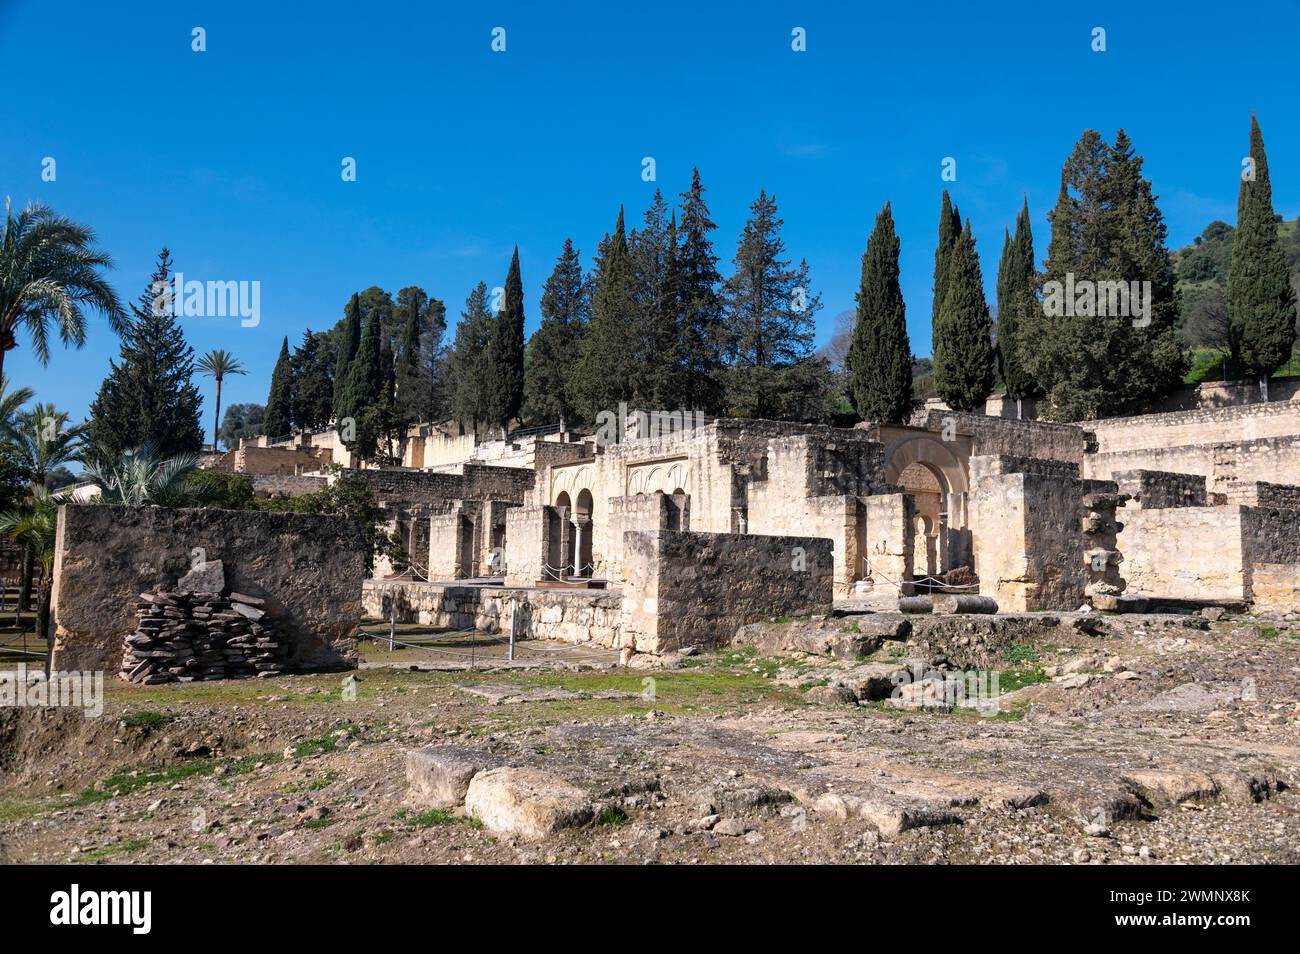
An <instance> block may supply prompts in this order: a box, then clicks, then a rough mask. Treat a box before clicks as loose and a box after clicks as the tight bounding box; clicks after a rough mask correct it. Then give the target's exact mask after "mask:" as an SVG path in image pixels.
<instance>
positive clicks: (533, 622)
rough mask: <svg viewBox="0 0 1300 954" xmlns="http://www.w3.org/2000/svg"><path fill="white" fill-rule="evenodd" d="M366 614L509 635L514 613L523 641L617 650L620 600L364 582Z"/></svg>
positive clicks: (590, 593) (614, 595)
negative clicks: (392, 614)
mask: <svg viewBox="0 0 1300 954" xmlns="http://www.w3.org/2000/svg"><path fill="white" fill-rule="evenodd" d="M362 599H363V602H364V604H365V612H366V615H367V616H372V617H379V618H381V619H388V614H389V611H390V608H391V607H392V606H393V605H396V607H397V619H398V621H399V622H403V623H423V624H425V625H427V626H443V627H447V628H449V629H477V630H481V631H482V632H485V633H498V634H507V633H508V632H509V626H510V613H511V609H512V607H513V609H514V611H515V613H516V627H517V628H516V633H517V634H518V638H521V639H528V638H531V639H555V640H560V641H562V642H566V643H590V644H592V645H593V646H601V647H606V648H617V646H618V645H619V633H620V627H621V619H622V606H623V597H622V595H621V594H620V593H618V592H617V591H611V590H559V589H510V588H505V587H489V586H457V585H455V584H451V585H448V584H436V583H411V582H400V583H394V582H380V581H377V580H367V581H366V583H365V588H364V590H363V592H362Z"/></svg>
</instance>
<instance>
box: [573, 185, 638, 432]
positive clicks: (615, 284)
mask: <svg viewBox="0 0 1300 954" xmlns="http://www.w3.org/2000/svg"><path fill="white" fill-rule="evenodd" d="M593 283H594V290H593V292H592V299H591V324H590V326H589V327H588V329H587V334H586V335H585V336H584V337H583V339H582V358H581V360H580V361H579V363H578V393H579V396H580V398H579V399H580V401H581V407H582V412H583V414H584V415H585V416H586V418H587V419H588V420H592V421H594V420H595V419H596V415H597V414H599V413H600V412H601V411H604V410H608V411H614V412H616V411H617V410H618V404H619V402H620V401H630V400H632V396H633V392H632V382H633V379H634V377H635V373H636V361H637V348H636V345H637V337H636V324H635V316H636V304H635V301H634V299H633V275H632V260H631V256H630V254H629V252H628V245H627V233H626V231H625V229H624V225H623V208H622V206H619V210H618V221H617V222H616V223H615V225H614V234H613V235H612V236H607V241H606V243H605V249H604V252H603V254H602V255H601V257H600V260H599V261H598V262H597V266H596V275H595V278H594V280H593Z"/></svg>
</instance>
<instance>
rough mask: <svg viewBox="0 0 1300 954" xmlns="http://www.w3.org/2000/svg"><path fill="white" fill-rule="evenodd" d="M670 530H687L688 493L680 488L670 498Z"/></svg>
mask: <svg viewBox="0 0 1300 954" xmlns="http://www.w3.org/2000/svg"><path fill="white" fill-rule="evenodd" d="M668 501H669V507H668V529H669V530H685V529H686V491H684V490H682V488H680V487H678V488H677V489H676V490H674V491H673V494H672V496H671V497H669V498H668Z"/></svg>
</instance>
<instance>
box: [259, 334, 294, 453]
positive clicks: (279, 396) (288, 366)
mask: <svg viewBox="0 0 1300 954" xmlns="http://www.w3.org/2000/svg"><path fill="white" fill-rule="evenodd" d="M292 430H293V362H292V360H291V359H290V358H289V339H288V337H285V339H284V341H283V342H281V344H280V357H279V358H277V359H276V362H275V370H274V371H272V372H271V391H270V393H269V394H268V395H267V397H266V416H265V417H264V418H263V419H262V433H263V434H265V435H267V436H268V437H270V438H271V439H272V440H275V439H277V438H280V437H284V436H285V435H287V434H288V433H289V432H290V431H292Z"/></svg>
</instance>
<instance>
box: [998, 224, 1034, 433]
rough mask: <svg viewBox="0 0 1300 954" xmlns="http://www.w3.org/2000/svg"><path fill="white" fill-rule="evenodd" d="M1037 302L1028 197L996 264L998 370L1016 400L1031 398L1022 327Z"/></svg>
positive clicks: (1032, 393) (1031, 389) (1008, 394)
mask: <svg viewBox="0 0 1300 954" xmlns="http://www.w3.org/2000/svg"><path fill="white" fill-rule="evenodd" d="M1037 305H1038V299H1037V297H1036V296H1035V295H1034V237H1033V232H1032V230H1031V226H1030V222H1029V199H1028V198H1026V199H1025V202H1024V206H1023V208H1021V210H1020V213H1019V215H1017V216H1016V234H1015V237H1014V238H1013V237H1012V236H1011V235H1010V234H1007V236H1006V239H1005V241H1004V242H1003V244H1002V259H1001V261H1000V262H999V264H998V346H997V357H998V369H999V371H1000V372H1001V374H1002V382H1003V384H1005V385H1006V389H1007V397H1009V398H1011V399H1012V400H1014V401H1015V402H1016V405H1017V407H1018V408H1019V406H1020V402H1021V401H1023V400H1024V399H1025V398H1029V397H1034V396H1036V395H1037V393H1038V387H1037V383H1036V382H1035V381H1034V378H1033V376H1032V375H1031V374H1030V373H1029V369H1028V367H1026V364H1025V358H1024V348H1025V344H1026V342H1025V339H1024V332H1023V330H1022V329H1023V328H1024V327H1025V325H1026V323H1027V322H1029V321H1031V320H1032V317H1033V316H1032V315H1031V314H1030V312H1031V310H1032V309H1033V308H1035V307H1037Z"/></svg>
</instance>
